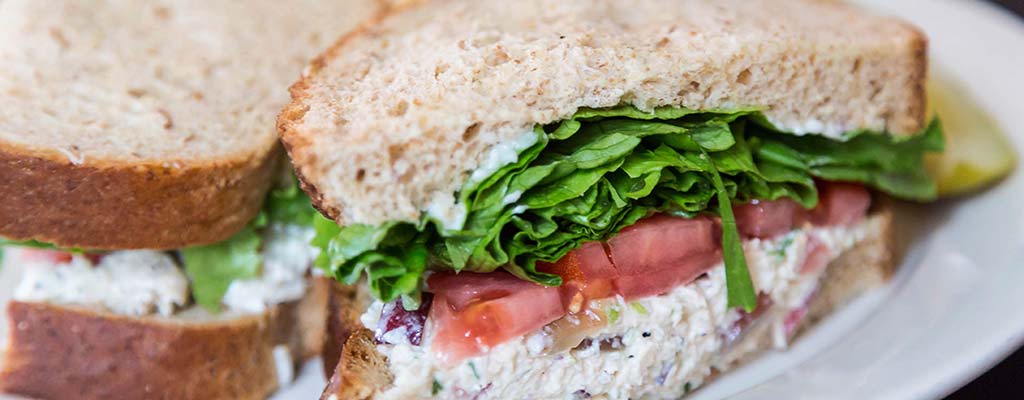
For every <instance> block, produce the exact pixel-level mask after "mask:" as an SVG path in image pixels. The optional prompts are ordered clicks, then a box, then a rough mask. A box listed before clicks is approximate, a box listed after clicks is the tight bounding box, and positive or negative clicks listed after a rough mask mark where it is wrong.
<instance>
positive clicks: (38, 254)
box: [21, 248, 72, 264]
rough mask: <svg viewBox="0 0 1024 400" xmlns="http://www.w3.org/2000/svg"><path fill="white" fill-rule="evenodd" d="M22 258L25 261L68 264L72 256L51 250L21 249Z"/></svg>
mask: <svg viewBox="0 0 1024 400" xmlns="http://www.w3.org/2000/svg"><path fill="white" fill-rule="evenodd" d="M21 258H22V259H23V260H25V261H42V262H46V263H50V264H67V263H69V262H71V259H72V254H71V253H69V252H66V251H60V250H49V249H31V248H24V249H21Z"/></svg>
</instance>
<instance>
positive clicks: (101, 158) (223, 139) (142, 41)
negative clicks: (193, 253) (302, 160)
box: [0, 0, 379, 249]
mask: <svg viewBox="0 0 1024 400" xmlns="http://www.w3.org/2000/svg"><path fill="white" fill-rule="evenodd" d="M378 9H379V6H378V4H377V3H376V2H374V1H372V0H366V1H319V0H288V1H278V0H250V1H234V0H179V1H160V2H140V1H136V0H52V1H34V0H5V1H3V2H0V58H2V59H3V60H4V61H3V63H0V177H3V185H0V199H3V202H4V204H3V207H0V236H5V237H8V238H12V239H15V240H26V239H36V240H40V241H44V242H50V243H56V244H58V245H60V246H64V247H82V248H118V249H127V248H159V249H168V248H177V247H182V246H185V245H194V244H204V243H210V242H216V241H220V240H223V239H226V238H227V237H229V236H230V235H232V234H233V233H234V232H236V231H237V230H238V229H240V228H241V227H243V226H244V225H245V224H246V223H247V222H248V221H249V220H250V219H251V218H252V217H253V216H254V215H255V214H256V212H257V211H258V210H259V207H260V204H261V203H262V200H263V197H264V194H265V192H266V190H267V188H268V185H269V184H270V182H271V180H270V179H269V176H270V173H271V171H272V170H273V168H274V164H275V160H276V159H277V154H278V153H279V152H280V149H279V146H278V145H277V136H276V134H275V129H274V116H275V115H276V114H277V112H278V111H279V110H280V109H281V107H282V106H284V105H285V104H286V103H287V101H288V95H287V92H286V91H285V88H286V87H287V85H288V84H289V83H291V82H292V81H294V79H295V77H297V76H298V75H299V74H300V71H301V69H302V66H303V65H305V64H306V63H307V62H308V60H309V59H310V58H312V57H313V56H315V55H316V52H317V51H319V50H321V49H323V48H324V47H325V46H327V45H328V44H329V43H330V41H331V40H333V39H334V38H336V37H337V36H338V35H340V34H342V33H344V32H345V31H347V30H349V29H351V28H352V27H354V26H355V25H356V24H357V23H358V22H359V21H361V20H363V19H365V18H367V17H369V16H371V15H373V14H374V13H376V12H377V10H378Z"/></svg>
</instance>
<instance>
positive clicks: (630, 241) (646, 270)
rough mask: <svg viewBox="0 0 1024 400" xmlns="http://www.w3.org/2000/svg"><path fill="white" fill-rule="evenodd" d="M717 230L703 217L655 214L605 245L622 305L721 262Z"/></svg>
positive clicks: (692, 278) (697, 275)
mask: <svg viewBox="0 0 1024 400" xmlns="http://www.w3.org/2000/svg"><path fill="white" fill-rule="evenodd" d="M720 238H721V227H720V226H719V225H718V222H717V221H716V220H714V219H711V218H708V217H697V218H691V219H684V218H679V217H673V216H668V215H655V216H652V217H648V218H645V219H643V220H641V221H639V222H637V223H636V224H635V225H633V226H630V227H627V228H625V229H623V230H622V231H621V232H619V234H618V235H616V236H615V237H613V238H612V239H611V240H609V241H608V250H609V257H610V258H611V260H612V263H613V265H614V266H615V268H616V269H617V270H618V272H619V277H618V278H617V279H616V281H615V284H616V288H617V289H618V294H619V295H620V296H622V297H623V298H625V299H626V300H630V299H636V298H640V297H647V296H653V295H658V294H662V293H665V292H668V291H669V290H672V289H673V288H675V287H676V286H679V285H683V284H686V283H689V282H691V281H693V280H694V279H697V277H699V276H700V275H702V274H704V273H705V272H707V271H708V270H709V269H711V267H714V266H715V265H716V264H718V263H719V262H721V261H722V251H721V247H722V246H721V244H720V240H721V239H720Z"/></svg>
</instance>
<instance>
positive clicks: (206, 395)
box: [0, 283, 327, 399]
mask: <svg viewBox="0 0 1024 400" xmlns="http://www.w3.org/2000/svg"><path fill="white" fill-rule="evenodd" d="M326 296H327V294H326V290H325V285H324V284H323V283H316V284H314V285H313V287H312V288H311V290H310V291H309V292H308V294H307V296H306V298H304V299H303V300H301V301H298V302H294V303H289V304H285V305H282V306H279V307H277V308H274V309H272V310H270V311H268V312H266V313H264V314H261V315H253V316H245V317H239V318H233V319H230V320H218V321H213V322H205V323H188V322H185V321H178V320H168V319H151V318H132V317H125V316H117V315H111V314H106V313H98V312H95V311H91V310H87V309H82V308H73V307H61V306H54V305H47V304H42V303H24V302H18V301H14V302H11V303H10V304H9V305H8V307H7V312H8V318H9V322H10V325H11V331H10V338H9V339H10V340H9V343H8V349H7V351H6V354H4V362H3V363H2V370H0V392H8V393H15V394H19V395H24V396H30V397H33V398H44V399H50V398H53V399H70V398H74V399H112V398H118V399H265V398H266V397H267V396H269V395H270V394H271V393H272V392H273V391H274V390H276V389H277V386H278V383H277V373H276V369H275V364H274V357H273V354H272V353H273V349H274V347H275V346H277V345H286V346H288V347H289V348H290V350H291V352H292V354H293V355H294V356H295V357H296V358H306V357H310V356H313V355H315V353H317V352H318V351H319V350H320V345H321V344H322V341H321V340H322V337H321V336H320V334H321V333H322V328H323V322H324V318H323V317H324V311H325V307H326Z"/></svg>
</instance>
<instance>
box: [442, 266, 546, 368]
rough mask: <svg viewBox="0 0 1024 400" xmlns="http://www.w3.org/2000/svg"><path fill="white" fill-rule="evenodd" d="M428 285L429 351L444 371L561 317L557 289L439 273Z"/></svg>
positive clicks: (497, 276) (501, 276)
mask: <svg viewBox="0 0 1024 400" xmlns="http://www.w3.org/2000/svg"><path fill="white" fill-rule="evenodd" d="M427 285H428V287H429V288H430V290H431V291H433V292H434V304H433V306H432V307H431V308H430V320H431V321H433V323H434V326H436V331H435V333H434V339H433V340H434V341H433V345H432V346H433V347H432V348H433V350H434V351H435V354H436V355H437V356H438V358H439V359H441V361H443V362H446V363H449V365H451V364H454V363H457V362H459V361H461V360H463V359H465V358H467V357H471V356H474V355H477V354H480V353H482V352H484V351H486V350H487V349H488V348H490V347H494V346H496V345H499V344H501V343H504V342H506V341H508V340H511V339H514V338H517V337H520V336H523V335H525V334H527V333H530V332H532V331H535V330H537V329H540V328H541V327H543V326H544V325H547V324H549V323H551V322H552V321H554V320H556V319H559V318H561V317H562V316H564V315H565V308H564V307H563V306H562V301H561V297H560V295H559V290H558V288H555V287H547V286H541V285H537V284H535V283H532V282H527V281H524V280H522V279H519V278H516V277H514V276H512V275H511V274H509V273H506V272H501V271H497V272H492V273H487V274H477V273H471V272H463V273H460V274H454V273H447V272H439V273H435V274H433V275H431V276H430V278H428V279H427Z"/></svg>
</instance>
